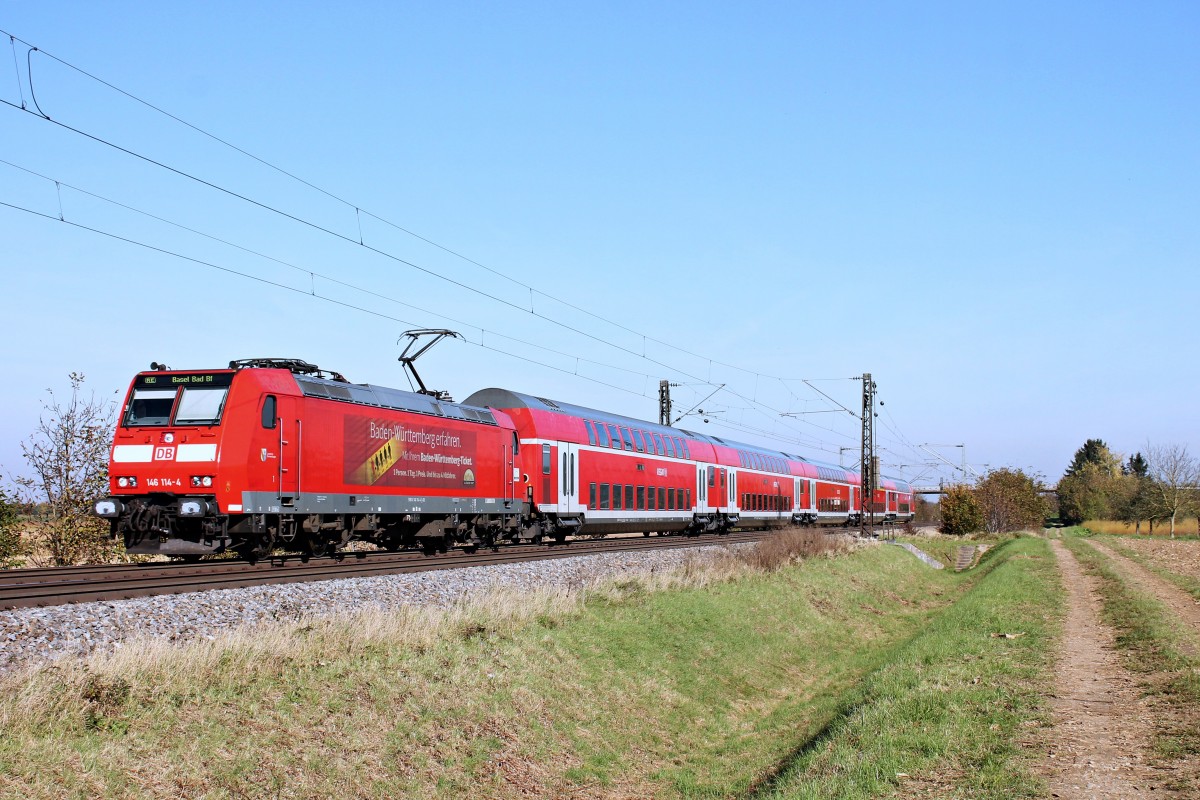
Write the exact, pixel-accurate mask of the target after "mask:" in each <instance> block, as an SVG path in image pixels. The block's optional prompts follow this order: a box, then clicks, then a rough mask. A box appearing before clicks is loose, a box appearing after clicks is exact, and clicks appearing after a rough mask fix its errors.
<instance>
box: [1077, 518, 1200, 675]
mask: <svg viewBox="0 0 1200 800" xmlns="http://www.w3.org/2000/svg"><path fill="white" fill-rule="evenodd" d="M1088 544H1090V545H1091V546H1092V547H1094V548H1096V550H1098V551H1099V552H1100V553H1101V554H1103V555H1104V556H1106V557H1107V558H1108V560H1109V561H1111V562H1112V565H1113V567H1114V568H1115V569H1116V571H1117V572H1118V573H1119V574H1120V575H1121V577H1122V578H1124V579H1125V580H1126V581H1128V582H1129V583H1130V584H1131V585H1132V586H1133V587H1134V588H1135V589H1137V590H1138V591H1140V592H1142V593H1143V594H1148V595H1150V596H1151V597H1154V598H1157V599H1158V600H1159V601H1160V602H1161V603H1162V604H1163V605H1165V606H1166V607H1167V608H1168V609H1170V611H1171V613H1173V614H1174V615H1175V616H1176V617H1178V618H1179V619H1181V620H1183V622H1184V624H1185V625H1186V626H1187V627H1188V628H1189V629H1190V631H1191V633H1192V641H1191V642H1185V643H1183V647H1184V648H1186V649H1187V650H1188V654H1189V655H1193V656H1194V655H1197V653H1198V651H1200V647H1198V645H1200V601H1197V600H1196V598H1194V597H1192V596H1191V595H1190V594H1188V593H1187V592H1185V591H1184V590H1183V589H1180V588H1179V587H1178V586H1176V585H1175V584H1173V583H1171V582H1170V581H1168V580H1166V579H1165V578H1160V577H1159V576H1158V575H1155V574H1154V573H1153V572H1151V571H1150V570H1148V569H1146V568H1145V567H1143V566H1142V565H1141V564H1139V563H1138V562H1136V561H1134V560H1133V559H1131V558H1129V557H1127V556H1124V555H1121V554H1120V553H1118V552H1117V551H1115V550H1113V549H1112V548H1110V547H1106V546H1105V545H1102V544H1100V543H1099V542H1096V541H1094V540H1091V541H1089V542H1088Z"/></svg>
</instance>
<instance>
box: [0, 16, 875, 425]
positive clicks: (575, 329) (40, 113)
mask: <svg viewBox="0 0 1200 800" xmlns="http://www.w3.org/2000/svg"><path fill="white" fill-rule="evenodd" d="M9 35H10V44H11V45H12V47H13V52H14V67H15V66H16V51H15V42H16V41H20V42H21V43H22V44H23V45H25V46H27V47H29V48H30V49H29V51H28V53H27V69H28V72H29V78H28V79H29V82H30V88H31V92H32V90H33V86H32V83H33V78H32V54H33V53H34V52H39V53H41V54H42V55H45V56H47V57H48V58H51V59H53V60H54V61H56V62H58V63H60V64H63V65H64V66H66V67H68V68H70V69H72V70H75V71H77V72H79V73H80V74H83V75H85V76H87V77H88V78H90V79H93V80H96V81H98V82H99V83H101V84H102V85H104V86H106V87H108V88H110V89H112V90H114V91H116V92H118V93H120V94H122V95H124V96H126V97H128V98H130V99H132V100H134V101H136V102H138V103H141V104H143V105H145V106H146V107H148V108H151V109H152V110H154V111H156V112H158V113H161V114H164V115H165V116H167V117H169V118H171V119H173V120H175V121H176V122H178V123H180V124H182V125H185V126H187V127H188V128H190V129H192V130H195V131H196V132H198V133H201V134H202V135H204V136H207V137H209V138H211V139H213V140H214V141H218V142H219V143H221V144H222V145H224V146H227V147H230V148H231V149H233V150H235V151H237V152H239V153H241V154H243V155H245V156H246V157H248V158H251V159H254V160H255V161H257V162H259V163H261V164H263V165H264V166H267V167H269V168H271V169H273V170H276V171H278V172H280V173H281V174H284V175H286V176H287V177H289V178H291V179H294V180H296V181H298V182H300V183H302V184H304V185H305V186H308V187H310V188H312V189H313V190H315V191H318V192H321V193H322V194H325V195H327V196H329V197H330V198H332V199H334V200H337V201H338V202H340V203H343V204H345V205H347V206H348V207H352V208H354V209H355V214H356V219H357V220H358V234H359V236H358V239H357V240H356V239H355V238H353V237H351V236H346V235H344V234H342V233H339V232H338V231H336V230H334V229H332V228H329V227H326V226H325V225H322V224H319V223H316V222H313V221H311V220H307V219H304V218H302V217H299V216H296V215H294V214H291V213H289V212H287V211H284V210H283V209H280V208H276V207H274V206H272V205H270V204H268V203H263V202H260V201H258V200H256V199H254V198H252V197H249V196H247V195H245V194H242V193H240V192H237V191H234V190H231V189H228V188H226V187H223V186H220V185H218V184H216V183H213V182H211V181H208V180H205V179H204V178H201V177H200V176H198V175H193V174H191V173H189V172H187V171H186V170H183V169H179V168H177V167H173V166H171V165H169V164H167V163H165V162H163V161H159V160H157V159H154V158H150V157H149V156H146V155H143V154H141V153H138V152H136V151H133V150H131V149H129V148H126V147H123V146H121V145H119V144H117V143H115V142H112V141H109V140H107V139H105V138H103V137H100V136H97V135H95V134H92V133H90V132H88V131H85V130H82V129H80V128H77V127H75V126H72V125H68V124H66V123H64V122H61V121H59V120H56V119H51V118H50V117H49V116H48V115H47V114H45V113H44V112H43V111H42V109H41V108H40V106H38V112H37V113H36V114H35V113H34V112H33V111H30V110H29V109H28V108H26V107H25V105H24V101H23V95H22V103H21V105H20V106H17V105H16V104H14V103H11V102H8V101H7V100H2V99H0V102H3V103H4V104H5V105H8V106H10V107H12V108H14V109H17V110H21V111H25V112H26V113H29V114H31V115H33V116H37V117H39V118H40V119H43V120H45V121H48V122H51V123H52V124H54V125H57V126H59V127H61V128H63V129H65V130H68V131H70V132H72V133H75V134H77V135H80V136H83V137H85V138H88V139H90V140H92V141H95V142H97V143H99V144H102V145H105V146H108V147H111V148H113V149H115V150H117V151H119V152H122V153H124V154H126V155H128V156H130V157H133V158H137V159H141V160H143V161H145V162H147V163H149V164H152V165H154V166H156V167H158V168H161V169H164V170H167V171H169V172H171V173H173V174H176V175H178V176H180V177H183V178H186V179H189V180H192V181H195V182H197V183H199V184H201V185H203V186H206V187H208V188H210V189H213V190H215V191H218V192H222V193H224V194H226V195H228V196H230V197H233V198H235V199H237V200H240V201H242V202H246V203H249V204H252V205H254V206H257V207H259V208H261V209H263V210H265V211H268V212H271V213H275V214H278V215H280V216H282V217H284V218H286V219H288V220H291V221H293V222H295V223H298V224H302V225H305V226H308V227H310V228H312V229H313V230H316V231H318V232H320V233H323V234H325V235H329V236H333V237H336V238H337V239H340V240H342V241H344V242H346V243H350V244H358V245H359V246H360V247H363V248H364V249H366V250H368V251H370V252H373V253H376V254H378V255H380V256H383V257H385V258H388V259H390V260H393V261H395V262H397V263H400V264H403V265H405V266H408V267H410V268H413V269H416V270H419V271H421V272H423V273H425V274H428V275H430V276H431V277H433V278H435V279H438V280H442V281H446V282H448V283H450V284H452V285H454V286H456V287H459V288H462V289H466V290H467V291H469V292H472V293H475V294H477V295H479V296H482V297H484V298H486V299H489V300H491V301H493V302H498V303H500V304H503V305H506V306H508V307H510V308H511V309H513V310H519V311H522V312H525V313H530V314H532V315H534V316H536V317H538V318H540V319H542V320H545V321H547V322H549V323H551V324H554V325H557V326H559V327H562V328H564V329H566V330H568V331H571V332H573V333H575V334H577V335H579V336H582V337H584V338H587V339H590V340H592V341H595V342H597V343H599V344H603V345H607V346H609V347H613V348H614V349H616V350H618V351H620V352H623V353H625V354H628V355H632V356H635V357H638V358H642V359H644V360H645V361H647V362H648V363H651V364H654V365H656V366H659V367H662V368H663V369H666V370H668V371H670V372H673V373H678V374H681V375H684V376H686V377H689V378H693V379H695V380H697V381H699V382H702V383H705V384H707V385H710V386H712V385H715V384H714V383H713V381H712V380H711V375H710V376H709V379H708V380H705V379H704V378H701V377H700V376H697V375H693V374H691V373H690V372H688V371H687V370H685V369H682V368H680V367H678V366H674V365H671V364H668V363H666V362H665V361H662V360H659V359H656V358H653V357H650V356H649V355H647V353H646V352H645V342H646V341H652V342H655V343H656V344H661V345H663V346H665V347H669V348H671V349H673V350H676V351H678V352H681V353H684V354H686V355H689V356H692V357H695V358H706V357H704V356H700V355H699V354H697V353H694V352H692V351H690V350H687V349H686V348H681V347H678V346H676V345H673V344H671V343H670V342H666V341H664V340H661V339H659V338H657V337H653V336H649V335H647V334H644V333H640V332H638V331H636V330H634V329H633V328H630V327H628V326H625V325H623V324H621V323H619V322H616V321H614V320H611V319H608V318H606V317H604V316H602V315H599V314H596V313H595V312H593V311H592V310H590V309H588V308H585V307H580V306H577V305H575V304H572V303H570V302H569V301H565V300H563V299H562V298H558V297H555V296H553V295H550V294H548V293H546V292H543V291H541V290H539V289H536V288H535V287H533V286H530V285H529V284H526V283H524V282H522V281H519V280H517V279H515V278H512V277H511V276H508V275H506V274H504V273H502V272H500V271H497V270H494V269H492V268H490V267H488V266H487V265H485V264H482V263H481V262H478V261H475V260H473V259H470V258H468V257H466V256H464V255H463V254H461V253H458V252H456V251H454V250H452V249H450V248H447V247H445V246H443V245H441V244H439V243H437V242H434V241H432V240H430V239H427V238H426V237H422V236H420V235H418V234H416V233H415V232H413V231H411V230H409V229H407V228H405V227H404V226H401V225H398V224H396V223H394V222H392V221H390V220H387V219H386V218H384V217H381V216H379V215H377V214H374V213H372V212H370V211H367V210H364V209H361V208H360V207H359V206H358V205H357V204H354V203H352V202H351V201H349V200H346V199H345V198H342V197H339V196H338V195H335V194H333V193H332V192H329V191H327V190H325V189H323V188H322V187H320V186H317V185H316V184H313V183H311V182H309V181H307V180H305V179H304V178H301V177H300V176H298V175H296V174H294V173H291V172H289V171H287V170H285V169H282V168H281V167H278V166H277V165H275V164H273V163H272V162H270V161H268V160H266V159H263V158H261V157H259V156H256V155H254V154H252V153H250V152H249V151H246V150H244V149H242V148H240V147H238V146H237V145H234V144H233V143H231V142H229V141H227V140H225V139H222V138H221V137H218V136H215V135H214V134H211V133H209V132H208V131H206V130H204V129H202V128H200V127H199V126H196V125H193V124H192V123H189V122H187V121H186V120H184V119H182V118H180V117H178V116H176V115H173V114H171V113H170V112H167V111H165V110H164V109H162V108H159V107H158V106H155V105H154V104H151V103H149V102H147V101H145V100H143V99H141V98H140V97H137V96H136V95H134V94H132V93H130V92H127V91H126V90H124V89H121V88H120V87H118V86H116V85H114V84H112V83H109V82H107V81H105V80H103V79H101V78H99V77H97V76H95V75H93V74H91V73H90V72H88V71H86V70H83V69H81V68H79V67H77V66H75V65H74V64H71V63H70V62H67V61H66V60H64V59H62V58H59V57H58V56H55V55H53V54H51V53H48V52H46V51H45V50H41V49H39V48H37V47H35V46H33V45H32V44H30V43H28V42H25V41H24V40H21V39H19V38H18V37H14V36H12V34H9ZM17 76H18V85H19V86H20V71H19V69H17ZM35 105H36V98H35ZM139 213H140V212H139ZM363 214H365V215H367V216H370V217H372V218H373V219H376V220H378V221H379V222H381V223H383V224H386V225H389V226H391V227H393V228H396V229H397V230H400V231H402V232H404V233H406V234H408V235H411V236H414V237H415V238H417V239H419V240H421V241H424V242H426V243H428V244H430V245H432V246H434V247H437V248H439V249H441V250H444V251H445V252H447V253H449V254H451V255H454V256H455V257H458V258H462V259H464V260H465V261H467V262H469V263H472V264H475V265H476V266H479V267H480V268H482V269H485V270H487V271H488V272H490V273H493V274H495V275H497V276H498V277H501V278H503V279H505V280H508V281H511V282H513V283H515V284H517V285H520V286H525V287H527V288H528V289H529V292H530V307H529V308H528V309H525V308H523V307H522V306H519V305H517V304H515V303H512V302H510V301H507V300H505V299H504V298H502V297H498V296H496V295H493V294H491V293H490V292H486V291H483V290H481V289H479V288H478V287H474V286H471V285H468V284H466V283H464V282H462V281H458V280H455V279H453V278H451V277H449V276H446V275H443V274H441V273H440V272H437V271H435V270H431V269H429V268H426V267H423V266H421V265H419V264H416V263H414V262H411V261H409V260H407V259H403V258H400V257H398V256H396V255H394V254H392V253H389V252H387V251H385V250H382V249H380V248H377V247H374V246H371V245H368V244H366V243H365V242H364V241H363V237H362V230H361V215H363ZM61 216H62V214H61V210H60V218H61ZM168 224H176V223H168ZM182 227H184V229H186V226H182ZM199 235H206V234H199ZM218 241H220V240H219V239H218ZM233 246H236V245H233ZM251 252H252V251H251ZM265 257H268V258H270V257H269V256H265ZM311 274H312V273H311V272H310V275H311ZM322 277H323V278H324V279H326V280H332V281H334V282H336V283H339V284H342V285H345V286H348V287H350V288H354V289H355V290H358V291H363V290H362V289H361V288H360V287H355V286H354V285H353V284H349V283H347V282H345V281H340V280H338V279H334V278H330V277H328V276H322ZM306 293H313V294H315V285H314V286H313V291H312V292H306ZM539 294H540V295H542V296H543V297H545V298H547V299H550V300H552V301H554V302H557V303H560V304H562V305H564V306H566V307H570V308H574V309H576V310H578V311H580V312H582V313H584V314H586V315H588V316H589V317H592V318H595V319H597V320H600V321H602V322H605V323H607V324H610V325H614V326H616V327H618V328H620V329H622V330H625V331H628V332H630V333H634V334H637V335H638V336H640V337H641V338H642V340H643V347H642V351H641V352H640V353H639V352H637V351H635V350H633V349H631V348H628V347H624V346H622V345H620V344H619V343H616V342H613V341H612V340H611V339H606V338H603V337H601V336H599V335H597V334H593V333H591V332H589V331H586V330H583V329H581V328H578V327H576V326H573V325H569V324H566V323H564V322H563V321H562V320H560V319H558V318H556V317H553V316H550V315H548V314H546V313H540V312H538V311H537V310H536V307H535V304H534V301H535V295H539ZM376 296H379V297H381V298H382V299H386V300H388V301H390V302H397V301H395V300H394V298H387V297H384V296H381V295H378V294H377V293H376ZM346 305H349V304H346ZM402 305H407V304H403V303H402ZM409 307H411V306H409ZM438 316H442V318H445V319H452V320H453V318H448V317H445V316H444V315H438ZM454 321H455V322H456V324H466V325H469V326H470V327H472V328H477V329H479V330H480V332H481V341H482V338H483V335H484V333H485V332H487V331H486V329H485V328H483V327H482V326H478V325H474V324H472V323H469V322H467V323H464V322H462V321H457V320H454ZM492 333H494V334H495V332H494V331H493V332H492ZM495 335H498V336H504V334H495ZM505 338H508V339H510V340H512V341H516V342H519V343H523V344H526V345H530V346H533V347H539V348H541V349H543V350H545V351H547V352H553V353H555V354H557V355H567V356H569V355H570V354H565V353H563V352H562V351H556V350H553V349H551V348H545V347H544V346H541V345H536V344H533V343H530V342H525V341H523V340H520V339H516V338H515V337H505ZM497 352H504V351H499V350H497ZM523 360H526V361H531V363H540V362H536V361H534V360H531V359H523ZM584 360H585V361H587V362H589V363H593V364H596V365H599V366H603V367H605V368H610V369H616V370H621V371H624V372H627V373H630V374H633V375H641V376H643V377H644V378H647V379H648V378H650V377H652V376H649V375H648V374H646V373H641V372H638V371H636V370H630V369H628V368H624V367H614V366H613V365H608V364H603V362H598V361H595V360H593V359H584ZM706 360H707V361H708V363H709V370H710V372H711V368H712V365H713V364H717V365H719V366H722V367H726V368H730V369H734V370H738V371H740V372H743V373H745V374H754V375H755V376H756V379H757V378H758V377H769V378H774V379H776V380H778V381H780V382H781V383H783V382H784V381H802V382H804V383H805V384H806V385H807V386H808V387H809V388H810V389H812V390H813V391H815V392H817V393H818V394H820V395H822V396H823V397H825V398H827V399H828V400H829V401H830V402H832V403H833V404H835V405H836V406H838V407H840V408H841V409H843V410H846V411H847V412H848V413H850V414H853V413H854V412H853V411H851V410H850V409H848V408H846V406H845V405H844V404H842V403H840V402H838V401H837V400H836V399H835V398H832V397H831V396H830V395H828V394H827V393H825V392H823V391H821V390H820V389H817V388H816V387H815V386H813V385H812V383H811V381H812V380H827V379H804V378H782V377H779V376H772V375H764V374H763V373H761V372H760V371H757V370H752V369H748V368H745V367H742V366H740V365H737V364H729V363H727V362H723V361H720V360H715V359H711V358H706ZM560 371H565V370H560ZM581 377H587V376H581ZM588 379H589V380H591V378H588ZM600 382H601V383H605V385H610V386H615V385H614V384H608V383H607V382H603V381H600ZM783 385H784V387H785V388H786V389H788V392H789V394H791V395H792V397H794V398H796V399H799V398H798V397H797V396H796V395H795V393H794V392H791V391H790V388H788V387H787V386H786V384H783ZM617 388H621V389H622V390H623V391H627V392H629V393H631V394H635V395H637V394H638V393H637V392H633V391H631V390H628V389H624V387H617ZM725 391H727V392H728V393H730V394H732V395H733V396H735V397H738V398H740V399H742V400H745V401H747V402H749V403H751V404H752V405H753V406H755V407H756V408H760V409H766V410H768V411H771V412H772V413H775V414H778V413H779V411H778V410H777V409H774V408H772V407H770V406H769V405H766V404H764V403H762V402H760V401H759V400H758V399H757V397H753V398H752V397H747V396H746V395H745V394H742V393H740V392H737V391H736V390H733V389H729V388H727V389H725ZM641 396H645V392H644V391H643V392H642V393H641ZM760 413H763V412H761V411H760ZM776 422H778V421H776ZM799 423H801V424H804V425H809V426H811V427H815V428H819V429H822V430H826V431H830V432H832V433H834V434H836V435H839V436H846V434H844V433H842V432H840V431H836V430H834V429H832V428H825V427H824V426H820V425H817V424H815V423H812V422H810V421H808V420H799ZM784 427H787V428H789V429H790V430H793V431H794V430H795V429H792V428H790V426H786V425H785V426H784ZM847 438H850V437H848V436H847Z"/></svg>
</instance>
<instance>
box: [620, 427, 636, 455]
mask: <svg viewBox="0 0 1200 800" xmlns="http://www.w3.org/2000/svg"><path fill="white" fill-rule="evenodd" d="M621 438H622V439H624V440H625V449H626V450H632V449H633V435H632V434H630V433H629V428H621Z"/></svg>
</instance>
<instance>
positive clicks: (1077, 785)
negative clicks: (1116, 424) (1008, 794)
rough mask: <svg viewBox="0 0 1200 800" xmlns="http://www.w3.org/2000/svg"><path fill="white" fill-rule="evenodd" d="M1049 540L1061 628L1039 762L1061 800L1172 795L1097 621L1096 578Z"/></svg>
mask: <svg viewBox="0 0 1200 800" xmlns="http://www.w3.org/2000/svg"><path fill="white" fill-rule="evenodd" d="M1050 546H1051V548H1052V549H1053V551H1054V555H1055V557H1056V559H1057V561H1058V568H1059V571H1060V573H1061V575H1062V580H1063V585H1064V587H1065V589H1066V594H1067V619H1066V630H1065V634H1064V636H1063V642H1062V648H1061V652H1060V654H1059V659H1058V671H1057V675H1056V678H1055V694H1054V698H1053V701H1052V703H1051V710H1052V712H1053V717H1054V727H1053V728H1052V729H1051V731H1050V733H1049V752H1048V753H1047V757H1046V759H1045V760H1044V764H1043V769H1044V774H1045V777H1046V780H1047V782H1048V783H1049V784H1050V790H1051V796H1052V797H1057V798H1064V800H1085V798H1086V800H1093V799H1095V800H1101V799H1103V800H1109V798H1145V797H1172V796H1173V793H1172V792H1170V791H1169V790H1168V789H1166V788H1165V786H1164V781H1163V780H1162V777H1161V776H1160V775H1158V774H1156V770H1155V769H1154V767H1153V766H1151V764H1150V762H1149V758H1148V755H1147V754H1148V753H1149V749H1150V744H1151V742H1152V740H1153V736H1154V729H1153V726H1152V724H1151V723H1150V719H1151V718H1152V717H1151V715H1150V713H1149V709H1148V707H1147V704H1146V702H1145V701H1144V700H1143V699H1142V698H1141V696H1140V695H1141V692H1140V691H1139V690H1138V680H1137V678H1136V677H1135V676H1134V675H1133V674H1132V673H1131V672H1129V671H1128V670H1126V669H1125V668H1124V667H1123V666H1122V665H1121V662H1120V659H1119V657H1118V655H1117V653H1116V650H1115V648H1114V644H1113V642H1114V634H1113V631H1112V630H1111V629H1110V628H1109V627H1107V626H1106V625H1104V624H1103V623H1102V622H1101V620H1100V614H1099V611H1098V609H1099V608H1100V602H1101V601H1100V594H1099V591H1098V584H1099V582H1098V580H1097V579H1095V578H1092V577H1091V576H1089V575H1086V574H1085V573H1084V571H1083V569H1082V568H1081V567H1080V566H1079V562H1078V561H1076V560H1075V556H1074V555H1072V554H1071V552H1070V551H1069V550H1067V548H1066V547H1064V546H1063V544H1062V543H1061V542H1058V541H1053V540H1052V541H1051V542H1050Z"/></svg>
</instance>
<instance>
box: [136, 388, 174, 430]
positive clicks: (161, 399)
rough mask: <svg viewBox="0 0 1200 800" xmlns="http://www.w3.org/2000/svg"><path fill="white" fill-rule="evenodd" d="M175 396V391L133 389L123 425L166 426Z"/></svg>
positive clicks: (169, 419)
mask: <svg viewBox="0 0 1200 800" xmlns="http://www.w3.org/2000/svg"><path fill="white" fill-rule="evenodd" d="M175 394H176V390H175V389H135V390H134V392H133V397H132V398H130V400H129V409H128V410H127V411H126V412H125V425H126V426H143V425H166V424H167V423H168V422H170V421H171V408H172V407H174V405H175Z"/></svg>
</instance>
